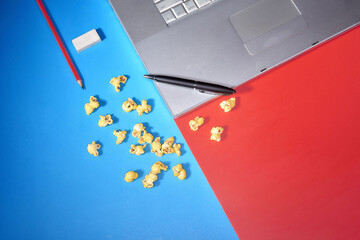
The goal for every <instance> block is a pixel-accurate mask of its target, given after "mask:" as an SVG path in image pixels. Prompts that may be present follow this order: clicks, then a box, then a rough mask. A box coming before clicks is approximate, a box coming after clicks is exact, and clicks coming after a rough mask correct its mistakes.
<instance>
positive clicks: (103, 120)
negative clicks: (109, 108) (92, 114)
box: [98, 114, 113, 127]
mask: <svg viewBox="0 0 360 240" xmlns="http://www.w3.org/2000/svg"><path fill="white" fill-rule="evenodd" d="M99 117H100V120H99V123H98V125H99V127H106V126H107V125H111V124H113V120H112V119H111V115H110V114H108V115H106V116H101V115H100V116H99Z"/></svg>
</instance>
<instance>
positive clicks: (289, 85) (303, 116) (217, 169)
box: [176, 27, 360, 239]
mask: <svg viewBox="0 0 360 240" xmlns="http://www.w3.org/2000/svg"><path fill="white" fill-rule="evenodd" d="M359 56H360V27H357V28H355V29H353V30H351V31H348V32H347V33H345V34H343V35H341V36H340V37H337V38H336V39H334V40H332V41H330V42H327V43H325V44H322V45H321V46H319V47H317V48H316V49H313V50H311V51H309V52H307V53H306V54H304V55H302V56H300V57H298V58H296V59H294V60H292V61H291V62H288V63H286V64H284V65H282V66H280V67H279V68H277V69H275V70H272V71H270V72H268V73H265V74H264V75H262V76H261V77H259V78H257V79H254V80H252V81H250V82H248V83H247V84H245V85H242V86H240V87H238V88H237V94H236V95H235V97H236V99H237V106H236V108H235V109H233V110H232V111H231V112H228V113H224V112H223V110H222V109H221V108H220V107H219V103H220V102H221V101H223V100H225V99H228V98H229V97H221V98H218V99H215V100H214V101H212V102H210V103H209V104H206V105H203V106H201V107H199V108H198V109H196V110H194V111H192V112H190V113H188V114H187V115H185V116H182V117H180V118H178V119H176V122H177V124H178V126H179V128H180V130H181V132H182V134H183V135H184V137H185V139H186V141H187V143H188V144H189V146H190V148H191V151H192V152H193V154H194V156H195V157H196V159H197V161H198V163H199V165H200V167H201V169H202V170H203V172H204V174H205V176H206V178H207V180H208V181H209V183H210V185H211V187H212V189H213V190H214V192H215V194H216V196H217V197H218V199H219V201H220V203H221V205H222V207H223V208H224V210H225V212H226V214H227V216H228V218H229V219H230V221H231V223H232V225H233V227H234V229H235V230H236V232H237V234H238V236H239V237H240V239H360V206H359V203H360V127H359V124H360V99H359V98H360V60H359ZM195 116H203V117H205V123H204V125H203V126H201V127H200V129H199V130H198V131H197V132H193V131H191V130H190V128H189V125H188V122H189V120H190V119H192V118H194V117H195ZM214 126H222V127H224V129H225V131H224V133H223V135H222V136H223V140H222V141H221V142H214V141H210V139H209V138H210V129H211V128H212V127H214Z"/></svg>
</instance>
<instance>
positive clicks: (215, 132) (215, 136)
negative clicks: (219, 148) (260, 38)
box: [210, 127, 224, 142]
mask: <svg viewBox="0 0 360 240" xmlns="http://www.w3.org/2000/svg"><path fill="white" fill-rule="evenodd" d="M223 131H224V129H223V128H222V127H213V128H212V129H211V137H210V140H215V141H218V142H219V141H220V140H221V133H222V132H223Z"/></svg>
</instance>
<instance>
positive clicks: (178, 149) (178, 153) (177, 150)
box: [173, 143, 181, 157]
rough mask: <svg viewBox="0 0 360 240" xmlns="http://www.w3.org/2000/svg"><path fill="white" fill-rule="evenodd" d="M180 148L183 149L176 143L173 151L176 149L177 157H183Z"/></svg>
mask: <svg viewBox="0 0 360 240" xmlns="http://www.w3.org/2000/svg"><path fill="white" fill-rule="evenodd" d="M180 148H181V145H180V144H178V143H174V145H173V149H174V152H175V153H176V155H178V157H180V155H181V151H180Z"/></svg>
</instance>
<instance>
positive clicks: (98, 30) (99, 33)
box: [96, 28, 106, 41]
mask: <svg viewBox="0 0 360 240" xmlns="http://www.w3.org/2000/svg"><path fill="white" fill-rule="evenodd" d="M96 32H97V33H98V35H99V37H100V39H101V41H104V39H105V38H106V35H105V34H104V32H103V30H102V29H101V28H97V29H96Z"/></svg>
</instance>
